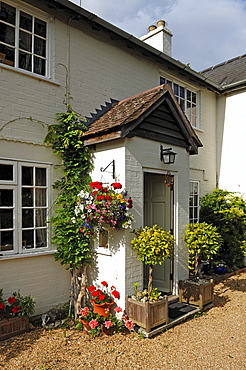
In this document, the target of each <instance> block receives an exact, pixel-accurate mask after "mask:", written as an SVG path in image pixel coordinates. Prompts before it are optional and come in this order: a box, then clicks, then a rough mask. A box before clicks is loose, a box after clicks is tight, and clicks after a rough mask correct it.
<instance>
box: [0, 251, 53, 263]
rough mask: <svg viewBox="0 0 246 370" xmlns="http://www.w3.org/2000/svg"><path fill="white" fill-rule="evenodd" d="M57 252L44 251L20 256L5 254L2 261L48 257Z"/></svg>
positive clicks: (1, 257)
mask: <svg viewBox="0 0 246 370" xmlns="http://www.w3.org/2000/svg"><path fill="white" fill-rule="evenodd" d="M55 252H56V250H52V251H42V252H34V253H20V254H8V255H7V254H5V255H3V256H0V261H1V260H4V261H6V260H13V259H18V258H28V257H39V256H47V255H52V254H54V253H55Z"/></svg>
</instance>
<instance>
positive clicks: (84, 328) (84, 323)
mask: <svg viewBox="0 0 246 370" xmlns="http://www.w3.org/2000/svg"><path fill="white" fill-rule="evenodd" d="M80 322H81V323H82V325H83V332H84V333H85V334H89V331H90V330H91V327H90V325H89V323H88V321H85V320H82V319H80Z"/></svg>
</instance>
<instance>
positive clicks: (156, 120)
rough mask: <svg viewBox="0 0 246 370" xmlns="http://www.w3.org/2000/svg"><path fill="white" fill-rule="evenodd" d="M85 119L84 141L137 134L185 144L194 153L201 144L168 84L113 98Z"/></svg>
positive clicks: (176, 143) (99, 140) (161, 140)
mask: <svg viewBox="0 0 246 370" xmlns="http://www.w3.org/2000/svg"><path fill="white" fill-rule="evenodd" d="M87 121H88V123H89V125H88V131H86V132H85V134H84V140H85V144H86V145H92V144H98V143H100V142H105V141H110V140H113V139H119V138H125V137H128V138H131V137H133V136H139V137H144V138H147V139H151V140H155V141H159V142H162V143H167V144H173V145H178V146H183V147H186V149H187V150H188V151H189V152H190V154H196V153H197V152H198V147H200V146H202V143H201V142H200V140H199V138H198V136H197V135H196V133H195V131H194V130H193V128H192V127H191V125H190V123H189V121H188V119H187V118H186V116H185V114H184V113H183V111H182V110H181V108H180V106H179V104H178V103H177V100H176V98H175V96H174V95H173V92H172V89H171V88H170V86H169V85H160V86H157V87H155V88H153V89H151V90H148V91H145V92H143V93H141V94H138V95H135V96H132V97H130V98H128V99H125V100H121V101H119V102H115V103H113V104H112V106H111V107H108V110H105V111H104V112H102V113H101V112H100V111H98V114H96V115H95V114H94V115H92V118H89V119H87Z"/></svg>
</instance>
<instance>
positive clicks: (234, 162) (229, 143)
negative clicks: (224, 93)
mask: <svg viewBox="0 0 246 370" xmlns="http://www.w3.org/2000/svg"><path fill="white" fill-rule="evenodd" d="M245 100H246V91H244V92H243V91H240V92H239V93H238V94H235V95H231V96H228V97H227V98H226V109H225V121H224V132H223V139H222V140H223V141H222V142H223V145H222V156H221V168H220V174H219V187H220V188H221V189H225V190H228V191H233V192H239V193H240V194H241V195H242V196H243V197H244V199H245V200H246V171H245V165H244V163H245V159H246V146H245V138H246V125H245V117H246V104H245Z"/></svg>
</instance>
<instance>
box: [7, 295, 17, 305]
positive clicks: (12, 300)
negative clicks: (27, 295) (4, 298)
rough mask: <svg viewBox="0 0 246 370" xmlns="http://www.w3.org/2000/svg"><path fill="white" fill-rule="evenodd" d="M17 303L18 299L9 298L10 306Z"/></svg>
mask: <svg viewBox="0 0 246 370" xmlns="http://www.w3.org/2000/svg"><path fill="white" fill-rule="evenodd" d="M16 301H17V299H16V298H15V297H9V298H8V302H9V304H12V303H14V302H16Z"/></svg>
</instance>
